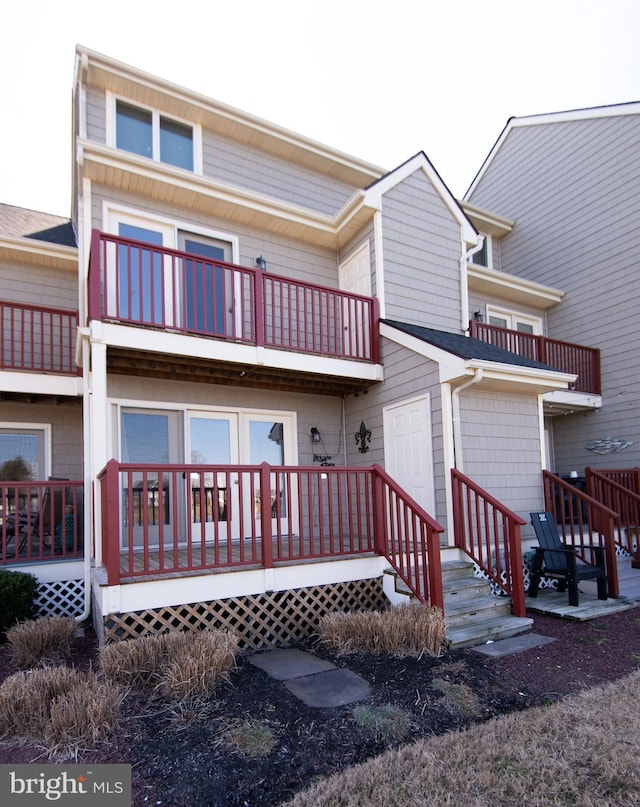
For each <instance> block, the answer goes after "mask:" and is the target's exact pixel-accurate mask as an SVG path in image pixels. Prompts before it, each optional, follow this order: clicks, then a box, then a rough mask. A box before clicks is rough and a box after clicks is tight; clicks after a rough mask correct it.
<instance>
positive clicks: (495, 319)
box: [487, 306, 542, 335]
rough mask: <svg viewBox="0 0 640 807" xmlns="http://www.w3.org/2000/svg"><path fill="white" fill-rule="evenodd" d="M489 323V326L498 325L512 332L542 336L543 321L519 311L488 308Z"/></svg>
mask: <svg viewBox="0 0 640 807" xmlns="http://www.w3.org/2000/svg"><path fill="white" fill-rule="evenodd" d="M487 322H488V324H489V325H497V326H498V327H499V328H508V329H509V330H511V331H519V332H520V333H530V334H536V335H537V334H541V333H542V319H541V318H540V317H532V316H530V315H528V314H520V313H519V312H517V311H509V310H508V309H501V308H494V307H492V306H487Z"/></svg>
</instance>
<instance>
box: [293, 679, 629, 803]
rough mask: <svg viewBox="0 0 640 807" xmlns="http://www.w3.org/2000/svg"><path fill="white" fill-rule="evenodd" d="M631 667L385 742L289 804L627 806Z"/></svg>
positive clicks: (299, 795) (296, 797)
mask: <svg viewBox="0 0 640 807" xmlns="http://www.w3.org/2000/svg"><path fill="white" fill-rule="evenodd" d="M639 687H640V671H637V672H635V673H632V674H631V675H629V676H627V677H626V678H624V679H622V680H621V681H618V682H616V683H614V684H609V685H608V686H606V687H600V688H595V689H591V690H587V691H585V692H583V693H581V694H579V695H575V696H572V697H569V698H566V699H564V700H562V701H560V702H559V703H556V704H553V705H551V706H545V707H540V708H536V709H530V710H527V711H526V712H520V713H513V714H510V715H507V716H505V717H502V718H499V719H496V720H492V721H489V722H487V723H484V724H478V725H475V726H473V727H471V728H470V729H468V730H466V731H462V732H454V733H451V734H445V735H442V736H440V737H434V738H433V739H431V740H423V741H420V742H418V743H415V744H412V745H407V746H404V747H402V748H400V749H398V750H394V751H389V752H387V753H386V754H383V755H382V756H380V757H377V758H375V759H373V760H371V761H370V762H367V763H365V764H363V765H359V766H356V767H353V768H349V769H347V770H345V771H344V772H343V773H341V774H338V775H337V776H334V777H332V778H330V779H327V780H325V781H323V782H320V783H318V784H317V785H315V786H314V787H312V788H310V789H308V790H306V791H304V792H303V793H300V794H298V795H297V796H295V797H294V798H293V799H292V800H291V801H290V802H288V803H287V804H288V805H290V807H317V805H319V804H322V805H325V807H329V806H330V807H365V805H370V804H388V805H394V807H419V806H420V805H425V806H426V805H429V807H440V806H441V805H454V804H455V805H456V807H483V806H484V805H487V807H488V805H491V807H512V805H514V804H531V805H539V806H540V805H544V807H554V806H555V805H557V806H558V807H560V805H563V806H566V805H569V804H572V805H580V807H631V805H634V807H635V806H636V805H637V804H638V792H640V768H639V767H638V764H637V763H638V759H637V750H638V747H640V704H639V703H638V698H637V693H638V688H639Z"/></svg>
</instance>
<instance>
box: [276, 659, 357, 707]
mask: <svg viewBox="0 0 640 807" xmlns="http://www.w3.org/2000/svg"><path fill="white" fill-rule="evenodd" d="M285 686H286V688H287V689H288V690H289V692H291V693H292V694H293V695H295V696H296V698H299V699H300V700H301V701H302V702H303V703H306V705H307V706H315V707H318V708H326V707H333V706H345V705H346V704H347V703H354V702H355V701H361V700H364V698H367V697H368V696H369V694H370V692H371V685H370V684H369V682H368V681H365V680H364V678H362V677H361V676H359V675H356V673H354V672H351V670H346V669H338V668H337V667H336V668H335V669H333V670H329V671H328V672H320V673H317V674H316V675H304V676H302V677H301V678H293V679H292V680H290V681H286V682H285Z"/></svg>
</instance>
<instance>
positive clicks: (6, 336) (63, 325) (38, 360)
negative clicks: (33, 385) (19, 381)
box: [0, 301, 78, 376]
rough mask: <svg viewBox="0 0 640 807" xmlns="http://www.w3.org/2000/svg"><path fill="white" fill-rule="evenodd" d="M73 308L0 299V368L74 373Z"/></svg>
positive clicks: (74, 338) (74, 313)
mask: <svg viewBox="0 0 640 807" xmlns="http://www.w3.org/2000/svg"><path fill="white" fill-rule="evenodd" d="M77 325H78V315H77V313H76V312H75V311H67V310H64V309H59V308H47V307H45V306H35V305H24V304H22V303H12V302H7V301H0V369H1V370H8V371H13V370H18V371H28V372H36V373H58V374H62V375H73V376H75V375H77V374H78V368H77V367H76V357H75V348H76V329H77Z"/></svg>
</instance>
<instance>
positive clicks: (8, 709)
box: [0, 666, 121, 756]
mask: <svg viewBox="0 0 640 807" xmlns="http://www.w3.org/2000/svg"><path fill="white" fill-rule="evenodd" d="M120 703H121V696H120V693H119V691H118V690H117V688H115V687H114V686H113V685H110V684H108V683H105V682H102V681H100V680H99V679H98V677H97V676H96V674H95V673H94V672H79V671H78V670H75V669H72V668H70V667H63V666H59V667H40V668H37V669H35V670H32V671H29V672H26V671H22V672H18V673H15V675H12V676H10V677H9V678H6V679H5V680H4V681H3V682H2V684H1V685H0V737H3V738H10V739H13V740H14V741H17V742H19V743H43V742H44V744H45V747H47V749H48V750H49V753H51V754H60V755H63V756H73V755H75V753H77V750H78V749H79V748H82V747H86V746H87V745H93V744H95V743H97V742H100V741H101V740H104V739H106V738H107V737H109V736H110V735H111V734H112V733H113V732H114V731H115V729H116V727H117V723H118V717H119V712H120Z"/></svg>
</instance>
